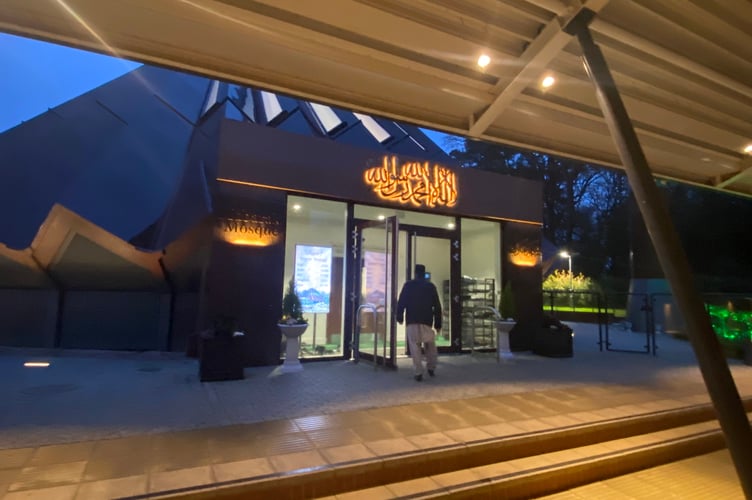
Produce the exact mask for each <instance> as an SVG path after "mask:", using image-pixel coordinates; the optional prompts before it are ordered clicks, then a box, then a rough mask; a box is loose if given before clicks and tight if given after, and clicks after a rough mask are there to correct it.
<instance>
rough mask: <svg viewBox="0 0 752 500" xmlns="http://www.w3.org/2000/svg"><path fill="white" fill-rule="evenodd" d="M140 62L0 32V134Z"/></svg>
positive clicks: (107, 80)
mask: <svg viewBox="0 0 752 500" xmlns="http://www.w3.org/2000/svg"><path fill="white" fill-rule="evenodd" d="M138 66H140V64H139V63H134V62H131V61H125V60H122V59H116V58H114V57H108V56H104V55H101V54H95V53H93V52H86V51H83V50H77V49H72V48H69V47H63V46H61V45H55V44H51V43H46V42H40V41H37V40H32V39H29V38H21V37H17V36H13V35H8V34H5V33H0V68H2V69H3V77H2V78H0V96H2V102H3V106H2V110H1V111H0V132H2V131H5V130H7V129H9V128H12V127H15V126H16V125H19V124H20V123H21V122H22V121H24V120H28V119H30V118H33V117H35V116H37V115H39V114H41V113H44V112H45V111H47V109H48V108H53V107H55V106H58V105H60V104H62V103H64V102H65V101H68V100H70V99H72V98H74V97H76V96H79V95H81V94H82V93H84V92H86V91H88V90H91V89H93V88H95V87H98V86H100V85H102V84H103V83H106V82H109V81H110V80H112V79H113V78H117V77H118V76H120V75H122V74H123V73H127V72H128V71H130V70H132V69H134V68H137V67H138Z"/></svg>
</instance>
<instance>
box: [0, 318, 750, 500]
mask: <svg viewBox="0 0 752 500" xmlns="http://www.w3.org/2000/svg"><path fill="white" fill-rule="evenodd" d="M574 326H575V332H576V336H575V356H574V357H573V358H565V359H551V358H542V357H538V356H534V355H532V354H529V353H523V354H518V355H517V356H516V357H515V359H514V360H513V361H512V362H507V363H503V362H502V363H498V362H497V361H496V359H495V357H494V356H493V355H486V354H476V355H472V356H470V355H453V356H441V357H440V360H439V367H438V369H437V375H438V376H437V377H436V378H433V379H431V378H429V379H426V381H424V382H422V383H416V382H414V381H413V380H412V377H411V372H410V368H409V366H410V362H409V360H407V359H401V360H400V362H399V369H398V370H396V371H388V370H382V369H374V367H373V366H372V365H370V364H367V363H360V364H357V365H356V364H354V363H352V362H346V361H341V360H340V361H327V362H315V363H306V364H305V365H304V370H303V371H302V372H298V373H280V371H279V370H278V369H276V368H274V367H259V368H249V369H246V378H245V380H240V381H228V382H215V383H200V382H199V381H198V377H197V361H196V360H193V359H188V358H184V357H182V356H180V355H175V354H163V353H141V354H139V353H106V352H80V351H79V352H75V351H66V352H64V353H55V352H53V351H44V350H26V349H1V350H0V396H2V399H3V401H4V402H6V404H4V405H3V407H2V409H0V495H4V497H3V498H6V499H16V498H55V499H65V498H70V499H74V498H75V499H78V498H81V499H96V498H113V497H123V496H133V495H141V494H147V493H150V492H159V491H164V490H169V489H174V488H184V487H189V486H197V485H203V484H213V483H217V482H223V481H232V480H236V479H241V478H247V477H252V476H259V475H264V474H271V473H275V472H285V471H292V470H298V469H300V468H305V467H314V466H318V465H325V464H336V463H340V462H343V461H347V460H353V459H358V458H368V457H374V456H380V455H384V454H389V453H394V452H396V451H400V450H402V451H407V450H415V449H422V448H429V447H431V446H436V445H437V444H441V443H444V444H449V443H461V442H464V441H469V440H473V439H481V438H483V437H486V436H489V437H491V436H500V435H501V436H503V435H507V434H513V433H519V432H521V431H522V432H524V431H531V430H538V429H545V428H555V427H557V426H562V425H568V424H571V423H573V422H588V421H594V420H598V419H603V418H612V417H614V416H620V415H621V416H623V415H629V414H635V413H640V412H645V411H655V410H657V409H669V408H675V407H680V406H686V405H690V404H697V403H703V402H708V396H707V393H706V391H705V387H704V385H703V383H702V379H701V377H700V374H699V370H698V369H697V367H696V363H695V360H694V356H693V355H692V352H691V349H690V348H689V345H688V344H687V343H685V342H683V341H678V340H675V339H672V338H670V337H666V336H659V339H658V346H659V350H658V356H655V357H654V356H650V355H646V354H632V353H621V352H599V350H598V345H597V343H596V342H597V330H596V329H595V328H594V327H593V326H592V325H580V324H576V325H574ZM612 337H613V339H614V340H615V341H619V342H621V343H622V344H620V345H621V346H633V347H635V348H640V347H641V346H642V345H643V344H644V336H642V335H638V334H635V333H632V332H623V331H622V332H612ZM32 358H34V360H36V359H46V360H48V361H50V362H51V365H50V367H49V368H36V369H33V368H24V367H23V362H24V361H27V360H32ZM730 366H731V368H732V373H733V374H734V378H735V380H736V383H737V386H738V387H739V390H740V392H741V393H742V394H743V395H747V396H749V395H752V367H750V366H745V365H743V364H741V363H740V362H737V361H731V362H730ZM685 463H686V464H689V465H687V467H688V469H687V470H689V471H691V470H693V468H697V467H700V468H701V469H702V470H703V471H704V472H706V473H708V474H707V476H708V477H706V478H705V479H706V480H707V481H711V482H718V484H719V485H723V487H724V488H728V489H724V490H723V491H724V492H725V491H729V492H730V493H729V495H731V496H727V495H725V494H724V495H722V497H723V498H734V495H738V494H739V493H740V490H735V493H734V484H735V482H734V481H735V477H734V475H733V468H732V469H731V472H732V474H731V476H729V464H730V461H729V459H728V453H727V452H726V453H725V454H724V453H716V454H712V455H708V456H703V457H698V458H696V459H691V460H689V461H681V462H677V463H675V464H670V465H668V466H664V467H665V469H664V468H656V469H650V470H649V471H646V473H647V472H650V471H655V470H665V471H666V472H665V477H666V478H669V479H671V478H674V477H680V473H679V472H677V471H676V470H675V469H671V467H681V466H683V464H685ZM696 464H700V465H696ZM715 470H717V474H716V473H713V474H710V472H711V471H715ZM651 474H660V471H659V472H651ZM687 474H691V472H687ZM633 476H634V477H636V476H635V475H629V477H633ZM649 477H653V476H649ZM617 479H619V478H616V479H614V480H610V481H616V482H615V483H613V484H609V481H606V482H603V483H598V484H594V485H591V487H592V488H601V487H602V488H606V489H605V490H603V491H607V492H608V493H609V495H611V496H600V495H599V494H596V490H581V489H577V490H571V491H570V492H567V493H566V494H571V495H580V497H578V496H571V497H562V498H594V497H598V498H650V497H651V496H650V495H652V493H650V494H649V492H647V491H645V492H643V490H642V489H637V488H636V487H635V489H633V490H632V493H630V492H629V491H628V490H629V487H628V486H627V485H628V484H629V481H628V480H627V479H623V480H621V481H617ZM655 481H658V479H655ZM638 482H639V481H638ZM643 482H644V481H643ZM729 482H730V483H731V484H729ZM671 484H672V485H676V481H674V480H673V479H672V482H671ZM688 484H689V483H688ZM713 484H715V483H713ZM719 487H720V486H719ZM736 487H737V488H738V484H736ZM584 488H587V487H584ZM692 491H693V492H700V491H703V490H702V489H701V488H693V489H692ZM392 493H394V492H392ZM564 494H565V493H562V494H561V495H564ZM643 494H644V495H646V496H642V495H643ZM593 495H595V496H593ZM619 495H627V496H619ZM629 495H632V496H629ZM686 498H689V497H686ZM692 498H702V497H701V496H693V497H692ZM716 498H719V497H716ZM740 498H741V497H740Z"/></svg>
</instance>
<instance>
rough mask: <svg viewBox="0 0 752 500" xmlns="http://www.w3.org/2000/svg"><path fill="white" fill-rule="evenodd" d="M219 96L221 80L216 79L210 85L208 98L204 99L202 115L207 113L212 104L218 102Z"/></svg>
mask: <svg viewBox="0 0 752 500" xmlns="http://www.w3.org/2000/svg"><path fill="white" fill-rule="evenodd" d="M218 96H219V80H214V81H213V82H211V84H210V85H209V91H208V92H207V94H206V100H205V101H204V106H203V107H202V108H201V116H203V115H204V114H206V112H207V111H209V110H210V109H211V108H212V106H214V105H215V104H216V103H217V97H218Z"/></svg>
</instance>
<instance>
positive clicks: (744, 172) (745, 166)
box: [713, 156, 752, 189]
mask: <svg viewBox="0 0 752 500" xmlns="http://www.w3.org/2000/svg"><path fill="white" fill-rule="evenodd" d="M739 163H740V165H739V171H738V172H736V173H735V174H733V175H732V176H731V177H728V178H726V179H724V180H722V181H719V182H716V183H714V184H713V187H716V188H718V189H724V188H725V187H726V186H729V185H731V184H733V183H735V182H736V181H738V180H740V179H741V178H742V177H746V176H748V175H749V174H752V156H747V157H746V158H744V159H743V160H742V161H741V162H739Z"/></svg>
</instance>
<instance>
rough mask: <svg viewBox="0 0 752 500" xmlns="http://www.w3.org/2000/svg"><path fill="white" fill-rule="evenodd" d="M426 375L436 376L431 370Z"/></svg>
mask: <svg viewBox="0 0 752 500" xmlns="http://www.w3.org/2000/svg"><path fill="white" fill-rule="evenodd" d="M428 374H429V375H430V376H432V377H435V376H436V374H435V373H434V372H433V370H428Z"/></svg>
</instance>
